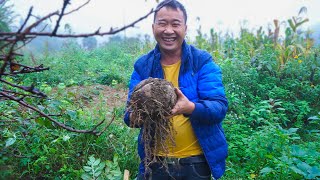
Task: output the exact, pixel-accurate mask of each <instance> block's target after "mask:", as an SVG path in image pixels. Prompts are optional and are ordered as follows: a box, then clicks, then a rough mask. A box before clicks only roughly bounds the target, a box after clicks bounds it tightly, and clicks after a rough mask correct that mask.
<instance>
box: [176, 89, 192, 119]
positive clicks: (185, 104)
mask: <svg viewBox="0 0 320 180" xmlns="http://www.w3.org/2000/svg"><path fill="white" fill-rule="evenodd" d="M174 90H175V93H176V94H177V96H178V100H177V103H176V105H175V106H174V107H173V109H172V110H171V115H178V114H191V113H192V112H193V110H194V108H195V105H194V103H193V102H191V101H189V99H188V98H187V97H186V96H185V95H184V94H183V93H182V92H181V91H180V89H178V88H174Z"/></svg>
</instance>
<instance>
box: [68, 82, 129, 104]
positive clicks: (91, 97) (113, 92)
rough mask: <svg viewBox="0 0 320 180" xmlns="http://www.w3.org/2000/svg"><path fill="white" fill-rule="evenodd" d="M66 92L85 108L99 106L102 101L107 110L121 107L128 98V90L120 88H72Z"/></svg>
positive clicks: (94, 86)
mask: <svg viewBox="0 0 320 180" xmlns="http://www.w3.org/2000/svg"><path fill="white" fill-rule="evenodd" d="M66 91H67V92H72V93H73V94H75V99H76V101H81V102H82V103H83V105H84V106H86V107H87V108H90V106H95V105H97V104H100V103H101V102H102V101H103V102H104V103H105V104H106V106H107V107H108V109H113V108H116V107H123V106H125V104H126V100H127V96H128V89H127V88H124V87H121V86H119V87H110V86H105V85H91V86H73V87H69V88H67V89H66Z"/></svg>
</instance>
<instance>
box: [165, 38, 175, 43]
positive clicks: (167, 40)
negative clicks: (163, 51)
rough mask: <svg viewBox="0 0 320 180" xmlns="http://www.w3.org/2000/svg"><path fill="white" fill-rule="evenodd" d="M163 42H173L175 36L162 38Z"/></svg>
mask: <svg viewBox="0 0 320 180" xmlns="http://www.w3.org/2000/svg"><path fill="white" fill-rule="evenodd" d="M162 39H163V41H165V42H173V41H174V40H176V38H162Z"/></svg>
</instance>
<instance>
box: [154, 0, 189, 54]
mask: <svg viewBox="0 0 320 180" xmlns="http://www.w3.org/2000/svg"><path fill="white" fill-rule="evenodd" d="M186 22H187V13H186V10H185V8H184V6H183V5H182V4H181V3H179V2H178V1H176V0H164V1H162V2H161V3H160V4H159V5H158V6H157V11H156V12H155V14H154V22H153V24H152V29H153V35H154V37H155V39H156V41H157V42H158V44H159V46H160V49H161V51H162V52H166V53H175V52H179V51H180V50H181V45H182V43H183V40H184V38H185V35H186V32H187V25H186Z"/></svg>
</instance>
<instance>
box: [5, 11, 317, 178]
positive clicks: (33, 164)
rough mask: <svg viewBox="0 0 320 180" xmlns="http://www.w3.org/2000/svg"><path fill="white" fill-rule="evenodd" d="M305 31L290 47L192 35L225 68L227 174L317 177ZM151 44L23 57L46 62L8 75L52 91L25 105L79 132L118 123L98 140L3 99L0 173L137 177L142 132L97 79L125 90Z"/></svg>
mask: <svg viewBox="0 0 320 180" xmlns="http://www.w3.org/2000/svg"><path fill="white" fill-rule="evenodd" d="M0 9H1V8H0ZM0 15H1V12H0ZM304 35H305V34H304V33H300V34H299V33H297V32H294V31H293V28H291V27H290V26H288V27H287V29H286V36H285V37H284V41H283V42H286V44H284V43H280V42H278V41H277V42H276V43H275V42H274V41H273V40H272V37H271V36H270V35H267V34H266V33H264V32H263V31H262V30H261V29H260V30H259V31H257V32H250V31H249V30H248V29H245V28H242V29H241V34H240V37H237V38H235V37H231V36H229V35H225V36H222V35H221V34H218V33H217V32H215V31H214V30H213V29H212V30H211V32H210V34H209V35H205V34H202V32H201V29H200V28H199V30H198V35H197V37H196V39H195V41H194V42H191V40H189V42H190V43H193V44H195V45H196V46H197V47H199V48H202V49H206V50H207V51H208V52H210V53H211V54H212V56H213V58H214V60H215V62H216V63H217V64H218V65H219V66H220V67H221V68H222V72H223V81H224V85H225V91H226V94H227V98H228V100H229V111H228V114H227V117H226V119H225V120H224V124H223V126H224V129H225V134H226V137H227V140H228V143H229V157H228V159H227V171H226V174H225V176H224V177H223V178H222V179H287V178H288V179H317V178H318V179H319V178H320V164H319V162H320V143H319V142H320V138H319V134H320V125H319V121H320V96H319V94H320V69H319V68H320V48H319V47H315V46H312V47H311V46H310V45H308V42H309V41H311V40H310V39H308V38H307V37H306V36H304ZM153 47H154V44H153V43H150V42H149V41H140V40H139V39H136V38H127V39H121V38H114V39H113V40H111V41H110V42H109V43H107V44H104V45H102V46H100V47H98V48H95V49H92V50H85V49H83V48H81V47H80V46H79V45H78V44H77V43H76V42H75V41H73V40H70V41H68V43H65V44H64V47H63V48H62V50H61V51H60V52H57V53H51V52H49V51H46V52H44V53H43V55H42V56H39V57H37V58H35V59H33V58H31V56H25V57H24V58H21V59H19V62H22V63H25V64H26V65H39V64H44V65H45V66H48V67H50V71H46V72H43V73H36V74H28V75H23V76H14V77H8V78H7V79H6V80H8V81H15V82H17V81H18V82H19V83H20V85H29V84H35V85H36V87H39V88H40V90H42V91H44V92H46V93H47V94H48V95H49V98H48V99H46V100H34V99H27V98H26V100H27V102H28V103H30V104H32V105H33V106H35V107H37V108H39V109H41V110H43V111H44V112H45V113H48V114H53V115H54V114H56V115H58V116H55V117H54V118H55V119H57V120H58V121H60V122H63V123H65V124H67V125H70V126H72V127H76V128H78V129H90V128H92V127H93V126H94V124H96V123H97V122H99V120H101V119H103V118H104V117H107V118H109V119H111V116H112V115H113V114H114V115H115V117H116V119H115V122H113V123H112V124H111V126H110V127H109V128H108V129H107V131H106V132H105V133H104V134H102V135H101V136H99V137H94V136H92V135H85V134H77V133H72V132H68V131H65V130H61V129H59V128H57V127H55V126H54V125H53V124H52V123H50V121H48V120H46V119H44V118H41V117H39V115H38V114H36V113H34V112H32V111H30V110H28V109H25V108H22V107H19V106H18V104H17V103H15V102H10V101H0V109H1V111H0V120H1V121H0V128H1V132H0V172H1V173H0V179H8V178H10V179H79V178H82V179H122V176H123V172H124V170H125V169H128V170H129V171H130V172H131V178H132V179H134V177H135V175H136V173H137V168H138V163H139V159H138V157H137V152H136V149H137V147H136V146H137V134H138V130H137V129H130V128H128V127H127V126H125V125H124V123H123V122H122V117H123V112H124V110H125V102H123V104H122V105H120V106H117V107H115V108H114V109H112V108H111V107H110V108H108V106H107V105H106V102H105V98H106V97H104V96H103V93H101V91H102V89H101V87H100V85H107V86H110V87H112V88H114V89H115V91H117V90H121V89H123V88H125V89H126V88H127V85H128V81H129V79H130V75H131V72H132V70H133V64H134V61H135V60H136V59H137V58H138V57H139V56H141V55H142V54H144V53H147V52H148V51H149V50H151V49H152V48H153ZM0 88H2V85H0ZM72 88H76V89H77V88H78V89H80V88H82V89H84V91H77V90H76V91H71V90H70V89H72ZM110 96H111V95H110ZM94 98H96V99H98V101H97V100H93V99H94Z"/></svg>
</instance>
